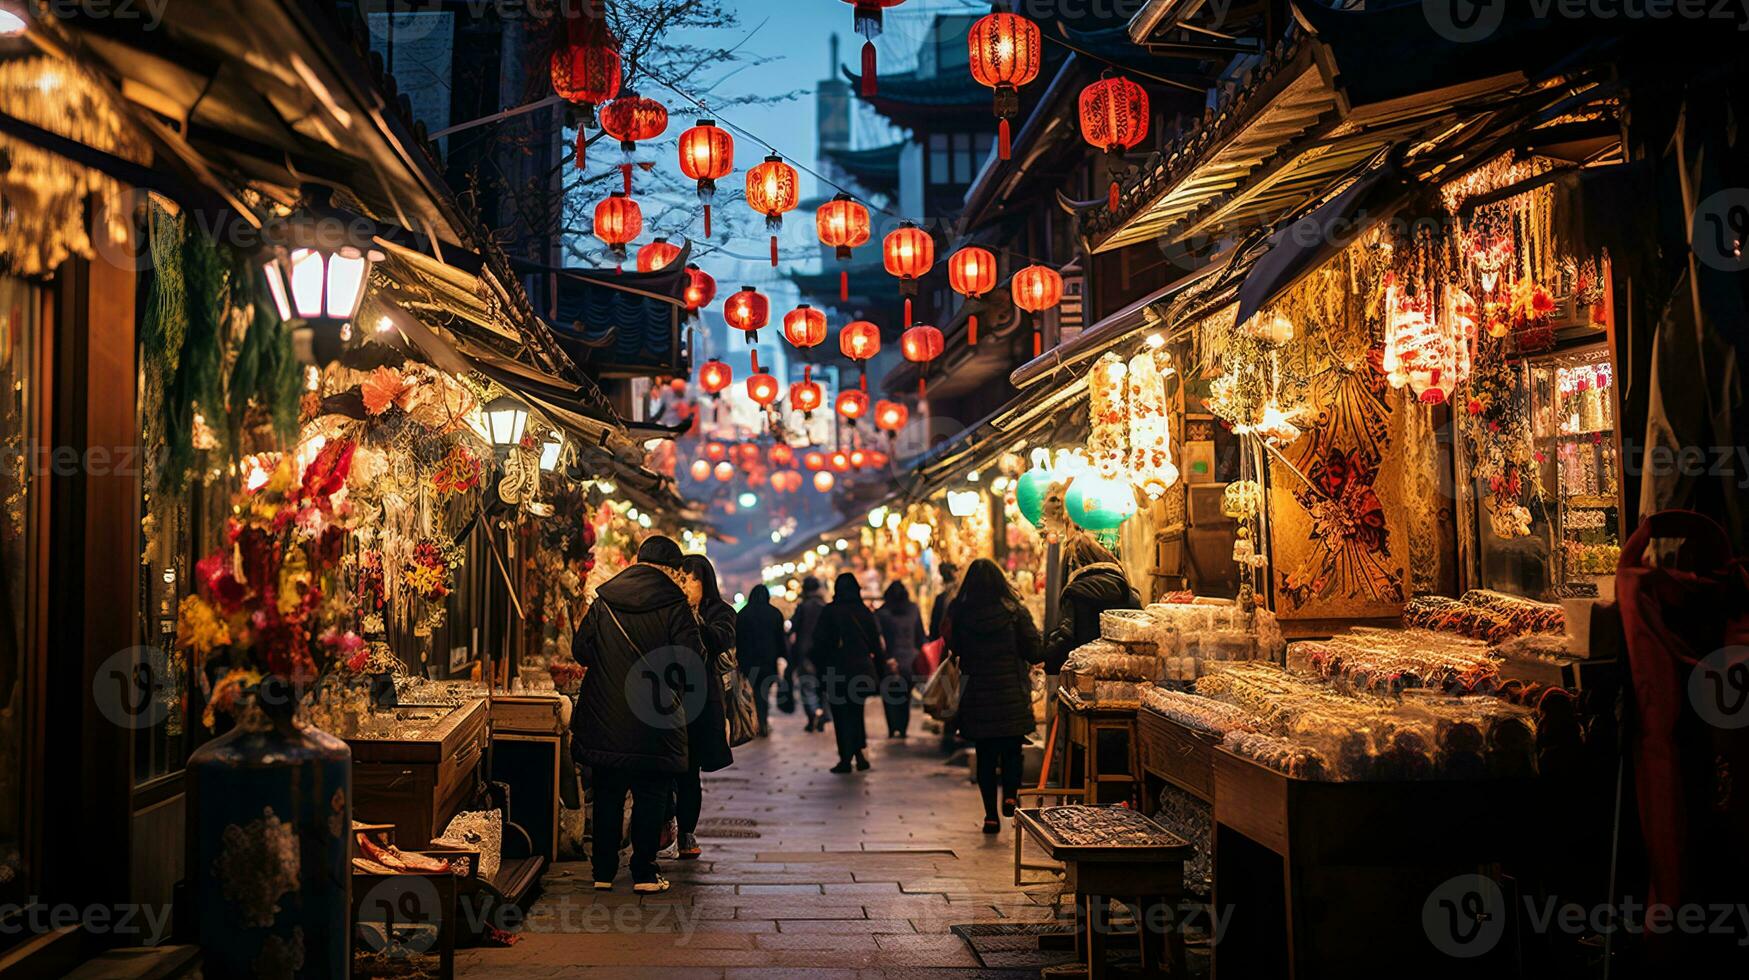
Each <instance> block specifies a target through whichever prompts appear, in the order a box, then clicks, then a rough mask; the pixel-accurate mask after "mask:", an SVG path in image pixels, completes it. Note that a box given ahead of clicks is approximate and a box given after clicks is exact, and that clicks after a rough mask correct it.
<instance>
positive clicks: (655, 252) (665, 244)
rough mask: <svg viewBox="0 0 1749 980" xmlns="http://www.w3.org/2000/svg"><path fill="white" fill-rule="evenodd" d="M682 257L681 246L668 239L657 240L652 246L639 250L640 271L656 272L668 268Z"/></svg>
mask: <svg viewBox="0 0 1749 980" xmlns="http://www.w3.org/2000/svg"><path fill="white" fill-rule="evenodd" d="M679 257H680V246H678V245H676V244H674V243H672V242H670V241H669V240H668V239H666V238H657V239H656V240H655V241H652V242H651V243H650V244H648V245H645V246H644V247H643V248H640V249H638V271H639V272H656V271H659V270H661V269H664V268H667V266H668V263H670V262H673V261H674V260H675V259H677V258H679Z"/></svg>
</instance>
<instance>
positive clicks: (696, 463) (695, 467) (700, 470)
mask: <svg viewBox="0 0 1749 980" xmlns="http://www.w3.org/2000/svg"><path fill="white" fill-rule="evenodd" d="M688 472H690V473H691V474H692V479H693V482H695V483H703V482H704V481H706V480H708V479H710V478H711V464H710V461H709V460H703V459H695V460H693V461H692V466H691V467H690V469H689V470H688Z"/></svg>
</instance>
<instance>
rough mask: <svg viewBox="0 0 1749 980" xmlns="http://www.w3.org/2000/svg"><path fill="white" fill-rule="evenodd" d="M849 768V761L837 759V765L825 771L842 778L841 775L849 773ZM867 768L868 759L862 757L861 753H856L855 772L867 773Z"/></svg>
mask: <svg viewBox="0 0 1749 980" xmlns="http://www.w3.org/2000/svg"><path fill="white" fill-rule="evenodd" d="M850 767H851V761H850V760H849V759H839V760H838V764H837V765H835V766H833V767H832V768H831V769H829V770H827V771H828V772H835V773H837V774H839V775H841V776H842V775H843V774H845V773H847V772H849V771H850ZM868 768H869V765H868V757H867V756H865V755H863V754H862V753H861V752H858V753H856V771H857V772H867V771H868Z"/></svg>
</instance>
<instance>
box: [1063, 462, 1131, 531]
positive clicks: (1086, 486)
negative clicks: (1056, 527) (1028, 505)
mask: <svg viewBox="0 0 1749 980" xmlns="http://www.w3.org/2000/svg"><path fill="white" fill-rule="evenodd" d="M1063 506H1064V508H1065V509H1067V510H1068V512H1069V520H1071V521H1074V522H1075V523H1076V524H1077V525H1079V526H1080V527H1082V528H1085V529H1086V530H1089V531H1112V530H1116V529H1117V528H1118V527H1119V526H1120V525H1122V524H1123V522H1124V521H1127V520H1129V519H1130V518H1131V517H1134V516H1135V513H1136V492H1135V491H1134V490H1133V489H1131V488H1130V485H1129V484H1128V483H1120V482H1118V481H1116V480H1106V479H1103V478H1101V477H1098V476H1094V475H1093V474H1087V475H1085V476H1080V477H1076V479H1075V482H1074V483H1071V484H1069V492H1068V493H1067V494H1065V495H1064V497H1063Z"/></svg>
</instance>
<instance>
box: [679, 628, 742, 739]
mask: <svg viewBox="0 0 1749 980" xmlns="http://www.w3.org/2000/svg"><path fill="white" fill-rule="evenodd" d="M698 618H699V626H700V627H702V632H701V635H702V636H703V637H704V649H705V653H706V654H707V656H706V657H705V662H706V663H708V664H709V665H710V688H709V690H710V695H709V697H708V698H707V699H706V701H705V704H704V710H703V711H701V712H699V713H698V714H697V715H695V716H694V717H692V718H690V719H688V720H687V722H686V756H687V761H688V762H689V763H690V764H691V765H692V766H694V767H696V768H698V769H701V770H703V771H704V772H716V771H717V770H718V769H726V768H728V766H729V765H730V763H732V762H734V761H735V759H734V756H733V755H731V754H730V752H729V715H728V709H727V707H726V706H725V702H724V692H723V681H722V678H723V665H724V664H726V663H728V660H729V655H730V654H731V653H732V652H733V651H734V649H735V607H734V606H731V605H729V604H728V603H726V602H724V601H723V600H721V599H718V600H716V601H715V602H712V601H711V600H709V599H707V600H705V602H704V603H703V604H702V605H701V606H700V607H699V610H698Z"/></svg>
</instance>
